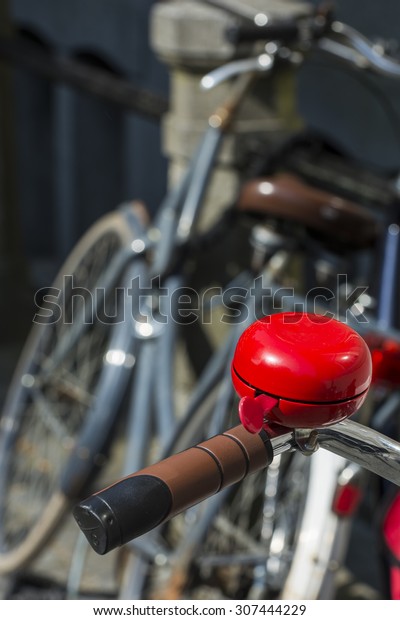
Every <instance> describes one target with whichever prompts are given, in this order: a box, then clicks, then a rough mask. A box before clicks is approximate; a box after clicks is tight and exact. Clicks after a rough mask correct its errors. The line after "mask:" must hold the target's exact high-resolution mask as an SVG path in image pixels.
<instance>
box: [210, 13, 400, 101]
mask: <svg viewBox="0 0 400 620" xmlns="http://www.w3.org/2000/svg"><path fill="white" fill-rule="evenodd" d="M306 32H307V30H306ZM308 37H309V38H307V36H303V37H299V41H298V42H297V45H296V44H293V45H292V46H291V45H280V44H279V42H273V41H271V42H269V43H267V44H266V46H265V50H264V51H263V53H262V54H259V55H258V56H256V57H254V58H244V59H240V60H233V61H231V62H228V63H226V64H224V65H221V66H220V67H218V68H216V69H214V70H213V71H211V72H209V73H207V74H206V75H205V76H204V77H203V78H202V80H201V87H202V89H203V90H211V89H212V88H214V87H215V86H218V85H219V84H221V83H223V82H225V81H227V80H229V79H231V78H232V77H235V76H239V75H242V74H244V73H268V72H270V71H271V70H272V68H273V66H274V64H275V60H276V59H277V58H278V59H281V60H286V61H288V62H290V63H292V64H296V65H299V64H301V63H302V62H303V60H304V56H305V54H308V53H309V52H310V51H312V50H319V51H322V52H325V53H327V54H329V55H330V56H333V57H335V58H338V59H339V60H342V61H344V62H346V63H347V64H350V65H352V66H354V67H355V68H356V69H358V70H360V69H361V70H363V71H371V72H373V73H375V74H377V75H381V76H386V77H392V78H400V61H399V60H397V59H395V58H393V57H391V56H389V55H387V54H386V53H385V52H384V50H383V48H382V46H381V45H379V44H376V43H374V42H373V41H371V40H370V39H368V38H367V37H365V36H364V35H363V34H361V33H360V32H358V31H357V30H355V29H354V28H352V27H351V26H348V25H347V24H344V23H342V22H339V21H334V22H332V24H331V25H330V28H329V30H328V31H327V33H325V34H323V35H322V36H321V37H317V38H315V39H314V40H313V39H312V37H311V35H310V33H309V34H308Z"/></svg>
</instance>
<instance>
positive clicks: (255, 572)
mask: <svg viewBox="0 0 400 620" xmlns="http://www.w3.org/2000/svg"><path fill="white" fill-rule="evenodd" d="M217 398H218V390H216V391H214V392H213V393H212V394H210V396H209V399H208V401H209V402H208V403H204V404H203V407H202V409H201V410H199V411H198V412H197V413H196V414H195V415H193V416H192V417H191V419H190V420H188V422H187V423H186V424H185V425H183V426H182V427H181V428H180V430H179V432H178V434H177V435H176V437H175V440H174V442H173V445H172V449H171V451H172V452H179V451H180V450H182V449H185V448H186V447H188V446H189V445H193V444H195V443H197V442H198V441H201V440H203V439H204V438H205V437H207V436H209V435H210V433H209V430H210V428H212V430H213V432H215V431H216V429H215V425H214V423H213V420H214V421H215V399H217ZM235 410H236V405H235V406H234V407H233V408H230V409H229V413H228V415H227V418H228V419H226V418H225V420H224V421H222V420H221V425H223V426H224V427H225V428H227V427H228V426H229V425H232V424H235V423H237V419H236V413H235ZM331 457H332V458H331ZM342 466H343V461H342V459H339V458H338V457H336V456H334V455H330V454H328V456H327V457H326V453H323V451H320V452H317V453H316V454H315V455H313V457H312V458H308V457H306V456H304V455H302V454H300V453H292V454H285V455H281V456H279V457H277V458H276V459H275V460H274V461H273V463H272V465H271V466H270V468H269V469H268V470H264V471H261V472H258V473H257V474H255V475H253V476H250V477H249V478H248V479H246V480H245V481H243V482H242V483H240V484H239V485H236V486H235V487H234V488H232V489H231V490H228V491H225V492H223V493H222V494H218V495H216V496H214V497H212V498H210V499H209V500H207V501H206V502H202V503H201V504H199V505H198V506H195V507H194V508H192V509H190V510H188V511H186V512H185V513H182V514H181V515H178V516H177V517H175V518H174V519H172V521H171V522H169V523H168V524H166V525H164V526H162V527H161V528H158V530H156V532H155V533H153V534H150V535H148V536H147V540H146V537H145V538H144V540H142V541H141V542H140V544H139V545H138V553H139V555H140V554H142V556H141V558H140V560H137V563H138V562H139V564H140V562H141V566H140V573H141V574H142V575H143V579H142V590H141V592H140V593H139V592H137V591H136V592H134V594H135V596H136V597H137V598H143V599H249V600H253V599H268V598H275V599H295V598H296V599H311V598H318V596H319V595H320V593H322V589H323V596H324V598H330V597H331V596H332V594H333V586H334V584H333V581H332V580H330V577H331V575H332V573H331V567H332V558H333V557H334V554H336V556H337V554H338V545H337V542H338V540H339V539H340V537H341V528H342V524H341V522H340V521H339V520H338V519H337V518H336V517H335V515H333V513H332V511H331V503H332V497H333V491H334V488H335V486H336V481H337V475H338V469H340V467H342ZM152 551H153V552H154V558H153V559H152V560H149V556H150V554H151V553H152ZM144 558H146V559H144ZM336 559H337V560H339V557H337V558H336ZM144 565H145V566H144ZM131 568H132V567H131ZM299 576H301V579H300V581H299V582H298V583H297V580H298V579H299ZM328 578H329V579H328ZM131 583H132V579H131ZM295 586H296V587H295ZM125 592H126V591H125Z"/></svg>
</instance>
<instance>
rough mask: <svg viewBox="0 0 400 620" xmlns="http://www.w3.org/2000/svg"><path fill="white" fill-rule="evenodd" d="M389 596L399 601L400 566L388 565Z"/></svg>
mask: <svg viewBox="0 0 400 620" xmlns="http://www.w3.org/2000/svg"><path fill="white" fill-rule="evenodd" d="M390 598H391V600H392V601H400V568H397V567H396V566H391V567H390Z"/></svg>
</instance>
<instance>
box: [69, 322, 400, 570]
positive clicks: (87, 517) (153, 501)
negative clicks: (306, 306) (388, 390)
mask: <svg viewBox="0 0 400 620" xmlns="http://www.w3.org/2000/svg"><path fill="white" fill-rule="evenodd" d="M321 341H322V342H323V345H324V347H323V349H322V348H321ZM231 375H232V382H233V384H234V386H235V389H236V391H237V392H238V394H239V396H240V397H241V400H240V403H239V416H240V420H241V423H242V425H239V426H236V427H234V428H231V429H229V430H226V431H225V432H223V433H222V434H219V435H216V436H214V437H212V438H211V439H208V440H206V441H204V442H202V443H200V444H197V445H196V446H193V447H190V448H187V449H186V450H185V451H183V452H180V453H178V454H175V455H172V456H169V457H168V458H167V459H165V460H163V461H161V462H159V463H156V464H155V465H150V466H149V467H147V468H145V469H143V470H141V471H139V472H136V473H134V474H131V475H130V476H127V477H125V478H123V479H122V480H119V481H117V482H115V483H114V484H113V485H111V486H109V487H108V488H106V489H104V490H103V491H99V492H97V493H96V494H94V495H93V496H91V497H89V498H88V499H86V500H85V501H83V502H81V503H80V504H79V505H77V506H76V507H75V509H74V517H75V519H76V521H77V524H78V526H79V527H80V529H81V530H82V531H83V533H84V534H85V536H86V537H87V539H88V541H89V542H90V544H91V546H92V548H93V549H94V550H95V551H96V552H97V553H99V554H101V555H103V554H105V553H108V552H109V551H110V550H111V549H113V548H115V547H117V546H119V545H123V544H126V543H127V542H128V541H130V540H132V539H133V538H134V537H136V536H141V535H143V534H144V533H145V532H149V531H151V530H152V529H153V528H155V527H160V526H162V525H163V524H165V523H166V522H168V520H170V519H172V518H173V517H175V516H176V515H177V514H179V513H181V512H182V511H184V510H187V509H188V508H189V507H191V506H194V505H195V504H197V503H199V502H202V501H204V499H205V498H207V497H210V496H213V495H215V494H218V493H220V492H221V491H223V489H226V488H227V487H229V486H230V485H233V484H235V483H238V482H240V481H242V480H243V479H244V478H246V477H247V476H248V475H251V474H252V475H253V476H254V475H255V473H256V472H257V471H259V470H263V469H265V468H267V467H269V466H271V464H272V463H273V461H274V459H276V458H279V457H280V456H281V455H282V454H284V453H286V452H293V451H297V452H298V453H300V454H302V455H305V456H306V457H310V456H311V455H314V454H315V453H316V451H317V449H318V448H319V447H320V448H324V449H326V450H328V451H331V452H333V453H334V454H336V455H340V456H341V457H344V458H345V459H346V460H349V461H352V462H355V463H357V464H358V465H360V466H362V467H364V468H367V469H368V470H370V471H372V472H374V473H375V474H378V475H379V476H383V477H384V478H386V479H388V480H390V481H392V482H393V483H395V484H396V485H397V486H399V485H400V443H398V442H395V441H392V440H390V439H389V438H388V437H386V436H384V435H382V434H380V433H378V432H377V431H374V430H372V429H370V428H368V427H365V426H363V425H361V424H359V423H357V422H353V421H349V420H348V419H347V418H348V417H349V416H351V415H352V414H354V413H355V412H356V411H357V410H358V409H359V408H360V406H361V405H362V404H363V402H364V401H365V398H366V395H367V392H368V390H369V387H370V384H371V375H372V362H371V356H370V352H369V349H368V347H367V345H366V343H365V341H364V340H363V339H362V338H361V337H360V336H359V335H358V334H357V333H356V332H355V331H353V330H352V329H351V328H349V327H348V326H346V325H344V324H343V323H340V322H338V321H336V320H334V319H332V318H329V317H326V316H323V315H313V314H307V313H294V312H291V313H282V314H275V315H272V316H267V317H263V318H262V319H260V320H258V321H256V322H255V323H253V324H252V325H251V326H250V327H248V328H247V329H246V330H245V332H244V333H243V334H242V336H241V337H240V338H239V341H238V344H237V347H236V350H235V353H234V356H233V360H232V364H231ZM288 379H290V380H291V382H290V383H288ZM313 508H314V509H315V510H317V509H318V505H317V503H316V504H315V505H314V506H313ZM270 551H271V550H268V549H264V548H261V549H260V548H258V549H255V550H253V558H252V560H253V562H254V565H259V566H263V565H265V563H268V561H269V560H270Z"/></svg>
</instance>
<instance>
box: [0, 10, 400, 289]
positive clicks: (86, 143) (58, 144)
mask: <svg viewBox="0 0 400 620" xmlns="http://www.w3.org/2000/svg"><path fill="white" fill-rule="evenodd" d="M9 2H10V7H11V12H12V17H13V23H14V25H15V27H16V28H17V29H18V30H22V31H23V32H24V33H25V35H28V36H29V37H30V39H31V40H33V41H35V42H36V44H37V45H38V46H39V47H41V48H43V49H47V50H51V51H52V52H53V53H55V54H57V55H59V56H60V57H65V58H81V59H82V58H84V59H85V61H86V62H90V63H92V64H94V65H95V66H98V67H102V68H103V69H106V70H107V71H109V72H110V74H112V75H119V76H122V77H125V78H128V79H129V80H131V81H132V83H134V84H136V85H137V86H139V87H141V88H146V89H149V90H151V91H153V92H156V93H160V94H162V95H164V96H165V97H166V96H167V94H168V80H167V72H166V69H165V67H164V66H163V65H161V64H160V63H159V62H158V61H157V59H156V58H155V56H154V54H153V53H152V52H151V50H150V47H149V40H148V24H149V14H150V11H151V6H152V4H153V2H152V1H150V0H112V2H111V1H110V0H68V1H65V0H9ZM315 4H316V2H315ZM336 6H337V16H338V18H339V19H341V20H343V21H346V22H348V23H349V24H351V25H353V26H354V27H355V28H358V29H360V30H361V31H362V32H363V33H365V34H366V35H368V36H372V37H384V38H386V39H395V40H400V37H399V34H398V24H399V23H400V3H399V2H398V1H396V0H381V2H379V3H378V2H375V0H338V2H337V3H336ZM15 85H16V91H15V93H16V97H15V105H16V121H17V122H16V131H17V173H18V202H19V215H20V222H21V227H22V234H23V243H24V248H25V252H26V255H27V257H28V261H29V262H30V264H31V266H32V270H33V271H34V272H35V274H36V275H35V281H36V283H37V285H42V284H44V281H46V280H47V281H48V279H49V278H51V272H52V271H54V270H55V269H56V268H57V266H58V265H59V263H60V261H61V260H62V259H63V257H64V256H65V255H66V254H67V252H68V251H69V250H70V248H71V247H72V245H73V244H74V242H75V241H76V240H77V238H78V237H79V236H80V235H81V234H82V232H83V231H84V230H85V229H86V228H87V227H88V226H89V225H90V224H91V222H93V221H94V220H95V219H96V218H97V217H99V216H100V215H101V214H102V213H104V212H106V211H109V210H111V209H113V208H114V207H115V206H117V205H118V204H119V203H120V202H121V201H124V200H126V199H130V198H138V197H139V198H142V199H144V200H145V202H147V204H148V205H149V206H150V208H151V210H152V211H155V210H156V208H157V205H158V204H159V202H160V200H161V198H162V196H163V193H164V191H165V186H166V181H165V179H166V162H165V160H164V158H163V157H162V155H161V154H160V150H161V147H160V132H159V125H158V123H157V122H155V121H151V120H148V119H145V118H144V117H142V116H141V115H138V114H134V113H131V112H130V113H128V112H126V111H124V110H122V109H121V108H119V107H118V106H115V105H113V104H110V103H105V102H104V101H100V100H99V99H96V98H95V97H93V96H90V95H88V94H83V93H81V92H79V91H77V90H76V89H73V88H71V87H68V86H65V85H63V84H61V83H58V84H57V83H49V82H48V81H47V80H45V79H43V78H40V77H38V76H37V75H35V74H34V73H31V72H29V71H27V70H24V69H21V68H19V69H18V70H16V72H15ZM299 102H300V110H301V112H302V114H303V115H304V117H305V119H306V120H307V123H308V124H309V125H311V126H312V127H314V128H317V129H319V130H321V131H323V132H324V133H325V134H326V135H327V136H328V137H330V138H331V139H332V141H333V142H336V143H337V144H338V145H339V146H341V147H344V148H345V149H346V150H347V151H348V152H349V153H350V154H352V155H354V156H355V157H357V158H359V159H361V160H362V161H365V162H366V163H368V164H370V165H372V166H374V167H380V168H383V169H384V170H388V169H390V170H395V169H397V168H398V167H399V166H400V118H399V117H400V83H395V82H393V81H390V80H384V79H380V78H371V77H368V78H366V77H365V76H360V75H358V74H356V73H355V72H353V71H349V70H344V69H343V67H340V66H338V65H337V64H336V63H332V62H327V61H326V60H324V59H322V58H318V57H316V58H314V59H313V60H311V61H310V62H309V63H308V64H307V66H306V67H305V68H304V69H303V70H302V71H301V74H300V79H299ZM46 268H48V269H47V271H46Z"/></svg>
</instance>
